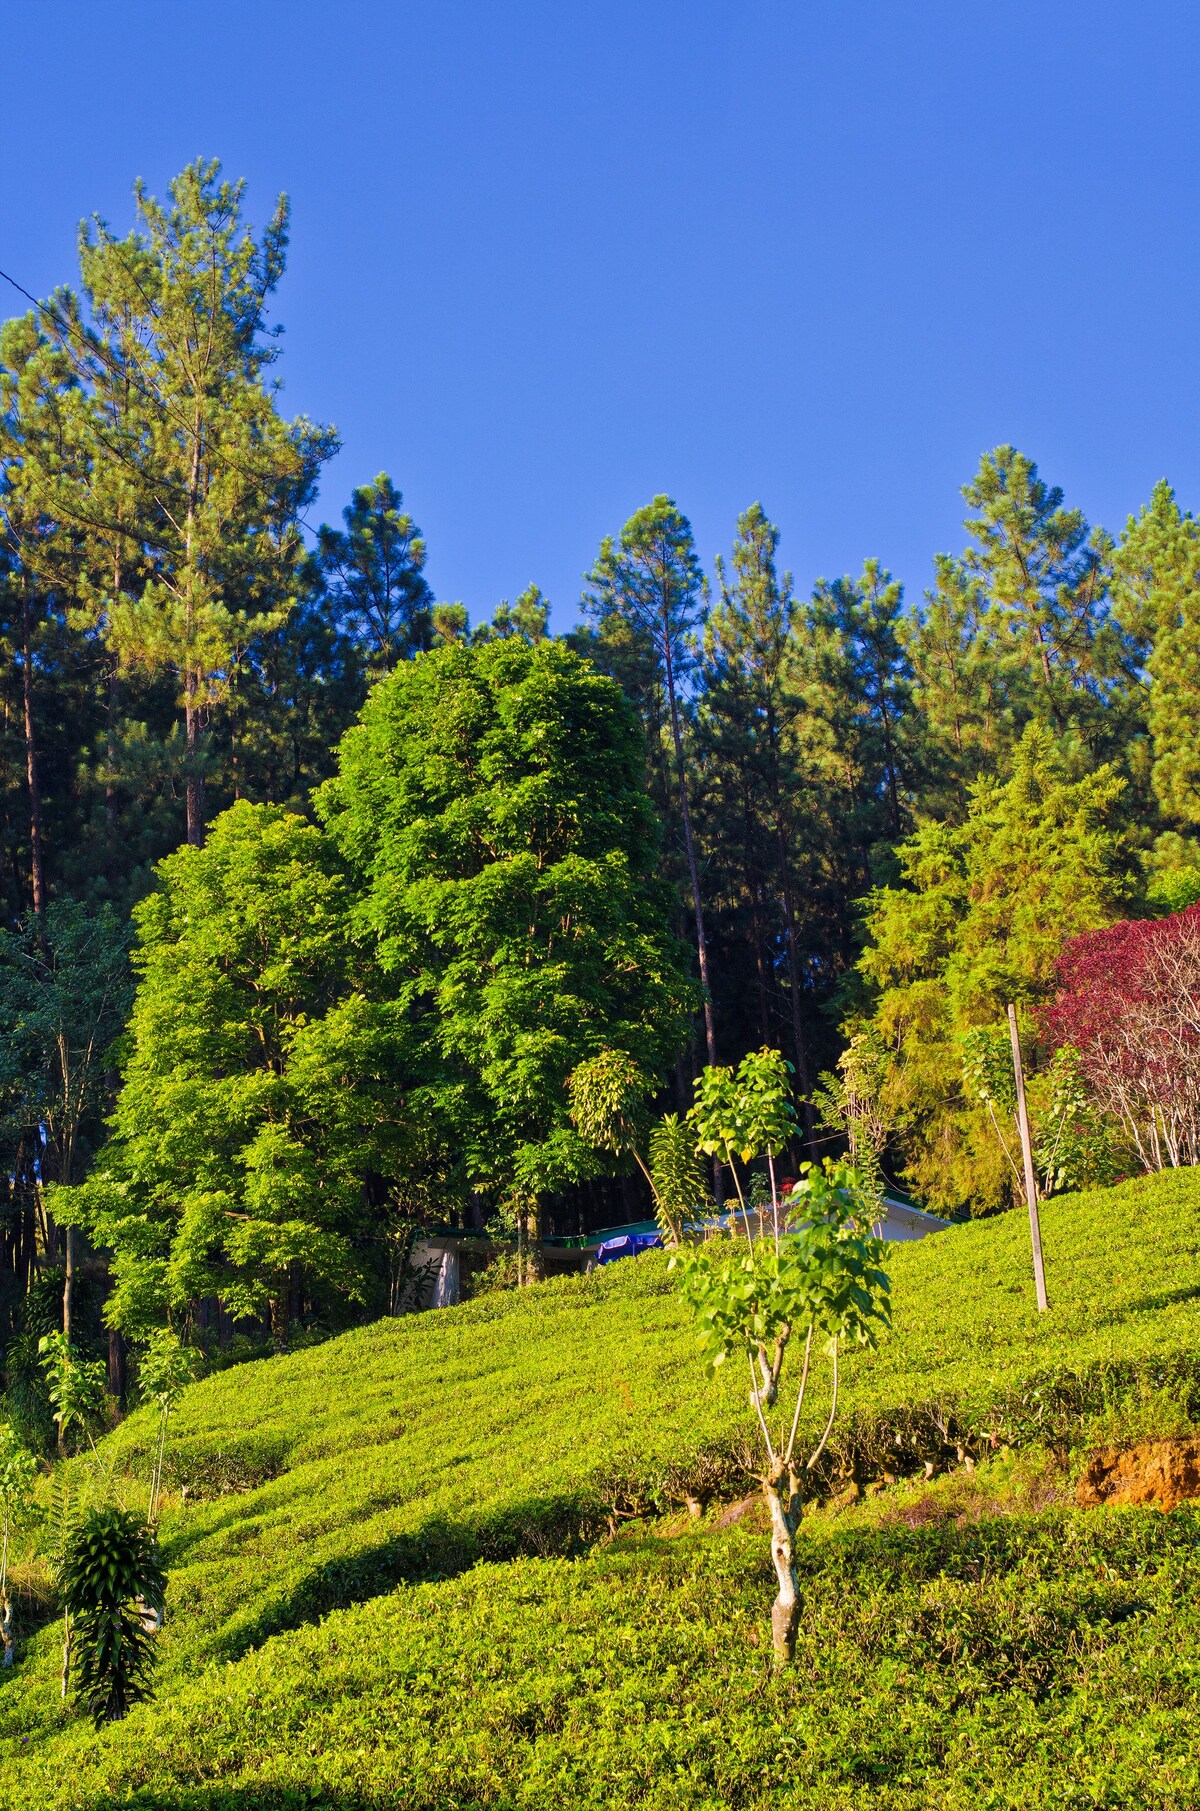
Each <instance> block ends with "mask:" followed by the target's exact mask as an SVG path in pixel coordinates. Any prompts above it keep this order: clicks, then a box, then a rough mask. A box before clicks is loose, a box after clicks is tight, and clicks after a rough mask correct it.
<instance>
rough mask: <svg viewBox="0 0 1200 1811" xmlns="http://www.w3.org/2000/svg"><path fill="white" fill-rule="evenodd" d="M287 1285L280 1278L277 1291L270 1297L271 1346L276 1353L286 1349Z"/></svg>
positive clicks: (288, 1329)
mask: <svg viewBox="0 0 1200 1811" xmlns="http://www.w3.org/2000/svg"><path fill="white" fill-rule="evenodd" d="M290 1331H291V1328H290V1326H289V1324H288V1287H287V1282H286V1280H285V1279H282V1278H281V1279H280V1285H279V1290H278V1293H277V1294H275V1295H273V1296H272V1297H271V1347H272V1350H273V1351H274V1352H275V1353H276V1354H278V1353H280V1352H286V1351H287V1349H288V1334H289V1333H290Z"/></svg>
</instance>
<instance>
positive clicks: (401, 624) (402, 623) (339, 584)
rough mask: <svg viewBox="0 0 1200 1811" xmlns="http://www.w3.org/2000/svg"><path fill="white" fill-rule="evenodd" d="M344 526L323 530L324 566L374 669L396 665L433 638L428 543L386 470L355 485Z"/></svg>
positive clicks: (337, 602)
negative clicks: (343, 527)
mask: <svg viewBox="0 0 1200 1811" xmlns="http://www.w3.org/2000/svg"><path fill="white" fill-rule="evenodd" d="M342 520H343V522H344V523H345V525H346V526H345V529H344V530H342V529H336V528H330V527H328V526H327V525H325V524H322V526H321V527H320V528H319V529H318V531H317V552H318V558H319V561H320V565H321V570H322V572H323V573H324V574H325V579H326V584H327V585H328V587H329V593H330V596H331V599H332V601H333V603H334V606H335V608H336V610H337V612H338V615H339V618H340V620H341V622H342V624H343V625H344V627H345V628H346V630H347V631H348V632H349V634H350V635H351V636H352V637H353V638H354V639H355V640H357V641H358V642H360V643H361V645H362V647H363V648H364V649H365V652H366V661H367V666H368V669H369V670H370V671H371V672H373V673H390V672H391V670H392V668H393V667H394V666H395V664H396V662H397V661H398V660H409V659H411V657H412V656H413V655H414V654H418V653H420V652H421V651H422V649H424V648H428V647H430V646H432V642H433V616H432V611H433V593H432V591H431V590H430V589H429V585H428V582H427V581H426V578H425V543H424V541H423V540H422V538H421V532H420V530H419V529H418V528H417V526H416V524H415V523H414V521H413V519H412V517H411V516H410V515H408V514H407V513H406V512H405V509H404V498H403V497H402V496H401V494H400V492H399V491H398V490H397V489H396V487H395V485H394V484H393V483H392V480H391V479H390V478H389V476H388V474H387V473H386V472H380V474H379V476H378V477H377V478H375V479H373V480H372V481H371V483H370V484H363V485H360V486H359V487H358V489H357V490H355V491H354V492H352V494H351V497H350V502H349V504H348V505H347V507H346V508H345V509H344V510H343V511H342Z"/></svg>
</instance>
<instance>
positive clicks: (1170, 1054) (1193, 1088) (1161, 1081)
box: [1046, 905, 1200, 1170]
mask: <svg viewBox="0 0 1200 1811" xmlns="http://www.w3.org/2000/svg"><path fill="white" fill-rule="evenodd" d="M1057 980H1058V993H1057V996H1056V998H1055V1000H1054V1003H1053V1005H1052V1006H1050V1007H1049V1008H1048V1009H1047V1012H1046V1030H1047V1033H1048V1035H1049V1038H1050V1041H1051V1042H1052V1043H1053V1044H1054V1045H1055V1046H1056V1047H1061V1046H1063V1045H1065V1044H1070V1045H1072V1046H1074V1048H1075V1049H1076V1050H1078V1052H1079V1055H1080V1059H1081V1062H1082V1067H1083V1073H1084V1076H1085V1078H1086V1080H1087V1083H1088V1086H1089V1088H1090V1090H1091V1092H1092V1095H1093V1097H1094V1099H1095V1101H1096V1104H1097V1105H1098V1106H1099V1107H1101V1108H1102V1109H1103V1110H1104V1111H1105V1112H1107V1113H1111V1114H1112V1115H1113V1116H1114V1117H1115V1118H1117V1119H1119V1120H1120V1121H1121V1123H1122V1124H1123V1125H1124V1127H1125V1130H1126V1131H1127V1133H1128V1134H1129V1137H1130V1139H1131V1141H1132V1143H1133V1145H1134V1146H1135V1148H1136V1150H1137V1152H1138V1155H1139V1156H1140V1158H1141V1160H1142V1163H1143V1165H1144V1166H1145V1168H1146V1169H1148V1170H1160V1169H1164V1168H1167V1167H1168V1166H1175V1165H1178V1164H1191V1163H1197V1162H1200V905H1194V906H1189V907H1188V908H1187V910H1186V911H1184V912H1175V913H1173V914H1172V915H1171V917H1169V918H1155V919H1144V920H1134V921H1128V922H1125V923H1122V924H1113V925H1109V926H1108V928H1107V929H1105V930H1102V931H1086V932H1084V933H1083V935H1082V936H1079V937H1072V938H1071V940H1070V941H1069V942H1068V943H1067V945H1066V946H1065V948H1064V950H1063V953H1062V955H1061V956H1060V958H1059V961H1058V967H1057Z"/></svg>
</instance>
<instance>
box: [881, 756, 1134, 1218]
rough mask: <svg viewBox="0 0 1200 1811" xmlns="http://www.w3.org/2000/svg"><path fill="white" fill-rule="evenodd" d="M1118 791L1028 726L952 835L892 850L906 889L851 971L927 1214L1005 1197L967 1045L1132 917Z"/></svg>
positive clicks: (889, 902) (890, 891)
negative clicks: (1099, 932)
mask: <svg viewBox="0 0 1200 1811" xmlns="http://www.w3.org/2000/svg"><path fill="white" fill-rule="evenodd" d="M1123 793H1124V783H1123V782H1122V780H1121V779H1120V777H1119V776H1118V775H1116V774H1115V773H1114V772H1113V771H1112V770H1111V769H1110V768H1106V767H1100V768H1098V769H1096V770H1095V771H1094V772H1092V773H1084V774H1082V775H1079V776H1077V775H1076V774H1075V773H1073V772H1072V770H1071V767H1070V764H1069V761H1068V758H1067V755H1066V754H1065V752H1064V751H1063V749H1062V748H1061V747H1060V746H1059V745H1058V744H1056V742H1055V741H1054V739H1053V737H1052V736H1051V735H1050V733H1049V731H1048V730H1046V729H1043V728H1040V727H1038V726H1036V725H1032V726H1031V727H1030V728H1029V729H1028V730H1027V731H1026V732H1025V735H1024V736H1023V738H1022V740H1021V742H1020V744H1019V746H1018V748H1017V750H1016V753H1015V756H1014V763H1013V772H1012V777H1011V778H1010V779H1009V780H1007V781H1005V782H1003V783H1001V782H998V781H994V780H981V781H979V782H978V783H977V784H976V785H975V786H974V787H973V788H972V789H971V795H970V807H969V810H968V814H967V817H966V820H965V822H964V823H963V824H961V825H960V826H956V827H954V826H950V825H945V824H932V823H931V824H925V825H922V826H921V828H920V829H918V830H917V832H916V833H915V834H914V835H913V836H912V837H911V838H910V839H909V840H908V842H906V843H904V844H902V845H901V847H900V850H899V852H898V853H899V857H900V862H901V867H902V872H903V880H904V884H903V885H902V886H898V887H888V888H881V889H879V890H878V891H877V892H876V893H874V894H873V895H872V897H871V901H870V909H869V913H868V917H867V929H868V933H869V936H870V943H869V945H868V947H867V949H866V951H865V952H864V954H863V956H862V958H861V961H860V964H859V967H860V972H861V974H862V976H863V978H864V979H865V981H866V982H867V983H868V985H869V986H870V988H871V989H872V991H873V994H874V1002H875V1003H874V1010H873V1014H872V1023H873V1024H874V1026H875V1029H876V1031H877V1033H878V1035H879V1037H880V1038H881V1039H882V1040H883V1041H884V1042H885V1043H886V1044H887V1045H888V1046H889V1047H890V1048H891V1049H893V1050H894V1051H895V1052H896V1061H895V1064H894V1066H893V1069H892V1073H891V1076H890V1078H889V1081H888V1085H887V1088H886V1091H885V1099H884V1106H885V1109H886V1112H887V1113H888V1115H889V1116H890V1117H891V1118H892V1119H893V1120H894V1121H895V1122H896V1123H897V1124H898V1125H899V1126H900V1127H901V1137H902V1142H903V1145H904V1150H905V1156H906V1158H907V1173H908V1174H909V1175H910V1176H911V1177H912V1179H913V1181H914V1184H915V1185H916V1187H917V1189H918V1192H919V1193H920V1194H921V1196H922V1198H923V1199H925V1200H926V1201H927V1202H928V1204H929V1206H930V1207H931V1208H932V1209H933V1210H934V1211H938V1210H946V1209H950V1210H959V1209H961V1208H962V1207H963V1206H964V1205H970V1206H971V1207H972V1209H973V1210H974V1211H980V1210H982V1209H986V1208H989V1207H995V1206H999V1205H1001V1204H1002V1203H1003V1202H1004V1201H1005V1199H1006V1169H1005V1164H1004V1159H1003V1156H1002V1153H1001V1151H1000V1150H999V1148H998V1146H997V1144H996V1140H995V1136H994V1132H993V1129H992V1125H991V1123H990V1122H989V1119H988V1115H987V1112H986V1108H985V1105H984V1104H983V1103H982V1102H980V1100H979V1099H978V1093H977V1090H976V1089H975V1088H974V1086H973V1085H972V1086H971V1087H970V1088H969V1089H968V1090H964V1087H963V1078H962V1051H963V1039H964V1037H965V1036H966V1034H967V1033H968V1032H970V1031H972V1030H974V1029H979V1028H987V1027H988V1026H994V1025H995V1024H996V1023H997V1021H999V1020H1000V1019H1001V1018H1002V1016H1003V1014H1004V1012H1005V1009H1006V1007H1007V1004H1008V1002H1009V1001H1010V1000H1011V1001H1015V1002H1016V1003H1017V1005H1018V1006H1021V1007H1025V1008H1029V1007H1035V1006H1037V1005H1038V1004H1040V1003H1041V1002H1043V1001H1045V1000H1046V999H1047V997H1048V995H1049V993H1050V991H1051V990H1052V987H1053V978H1054V964H1055V961H1056V959H1057V956H1058V954H1059V951H1060V950H1061V948H1062V945H1063V943H1064V942H1065V941H1066V939H1067V938H1068V937H1069V936H1071V935H1073V934H1074V933H1075V932H1077V931H1082V930H1089V929H1094V928H1095V927H1096V926H1098V925H1101V924H1105V923H1109V922H1111V921H1112V920H1113V919H1115V918H1117V917H1119V916H1120V915H1121V913H1122V912H1123V911H1126V910H1128V906H1129V902H1130V900H1131V898H1132V893H1133V883H1132V879H1131V875H1130V855H1129V849H1128V839H1127V835H1126V834H1125V833H1124V832H1123V831H1122V830H1121V829H1120V828H1119V820H1118V811H1119V807H1120V802H1121V799H1122V796H1123Z"/></svg>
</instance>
